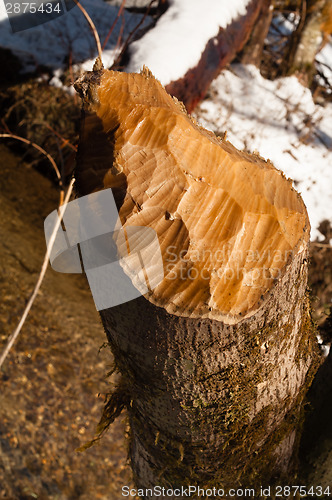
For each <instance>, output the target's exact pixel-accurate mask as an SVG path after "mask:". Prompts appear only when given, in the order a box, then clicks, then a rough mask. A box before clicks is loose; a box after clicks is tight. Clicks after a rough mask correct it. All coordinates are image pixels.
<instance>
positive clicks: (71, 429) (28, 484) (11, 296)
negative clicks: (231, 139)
mask: <svg viewBox="0 0 332 500" xmlns="http://www.w3.org/2000/svg"><path fill="white" fill-rule="evenodd" d="M0 158H1V162H0V169H1V173H0V188H1V189H0V205H1V218H0V225H1V234H2V238H1V241H0V281H1V299H2V300H1V304H0V323H1V331H0V351H1V352H2V349H3V347H4V345H5V343H6V340H7V338H8V336H9V335H10V333H11V332H12V331H13V330H14V328H15V327H16V325H17V323H18V320H19V318H20V317H21V314H22V312H23V309H24V306H25V304H26V301H27V299H28V298H29V295H30V293H31V291H32V289H33V287H34V284H35V282H36V280H37V277H38V274H39V271H40V266H41V263H42V260H43V255H44V252H45V240H44V233H43V223H44V219H45V217H46V216H47V215H48V214H49V213H50V212H51V211H53V210H54V209H55V208H56V206H57V204H58V198H59V193H58V190H57V188H56V187H55V186H54V184H52V182H51V181H50V180H49V179H48V178H46V177H44V176H43V175H42V174H41V173H40V172H37V171H36V170H35V169H33V168H31V166H29V165H28V164H26V163H24V162H23V161H22V155H21V152H20V154H15V151H13V149H11V150H9V149H7V147H6V146H4V145H3V144H0ZM331 263H332V249H331V247H330V246H329V245H328V244H327V243H319V244H317V243H314V244H313V245H312V248H311V267H310V269H311V273H310V286H311V290H312V292H311V294H312V303H313V307H314V311H313V315H314V317H315V319H316V321H317V323H318V324H319V327H320V331H321V336H322V338H323V339H324V341H325V343H326V344H328V343H329V342H331V338H332V334H331V321H329V320H328V312H329V307H330V306H331V300H332V276H331V269H332V266H331ZM105 341H106V336H105V334H104V332H103V328H102V325H101V322H100V319H99V316H98V313H97V311H96V310H95V306H94V303H93V300H92V297H91V294H90V290H89V287H88V285H87V282H86V281H85V278H84V276H83V275H73V274H60V273H56V272H55V271H53V270H52V269H51V268H49V269H48V271H47V274H46V277H45V281H44V283H43V285H42V288H41V291H40V293H39V294H38V297H37V299H36V302H35V304H34V305H33V308H32V310H31V313H30V314H29V316H28V319H27V321H26V323H25V324H24V327H23V330H22V332H21V335H20V337H19V340H18V342H17V343H16V344H15V345H14V347H13V349H12V350H11V352H10V354H9V356H8V358H7V360H6V361H5V364H4V367H3V371H2V372H1V373H0V386H1V391H0V499H1V500H2V499H7V500H8V499H10V500H25V499H35V498H38V499H40V500H44V499H45V500H46V499H50V500H76V499H80V500H87V499H89V500H90V499H93V500H94V499H105V500H106V499H107V500H118V499H119V498H121V497H122V495H121V487H122V486H123V485H127V484H128V485H132V480H131V471H130V467H129V465H128V464H127V449H126V448H127V439H126V431H127V424H126V417H125V415H121V416H120V418H118V419H117V420H116V421H115V422H114V424H112V426H111V427H110V429H109V430H108V432H107V433H106V434H105V436H104V437H103V438H102V440H101V441H100V442H99V443H98V444H97V445H95V446H93V447H92V448H89V449H88V450H86V451H85V452H83V453H79V452H77V451H76V450H77V448H78V447H79V446H82V445H84V444H85V443H86V442H87V441H89V440H90V439H92V438H93V436H94V431H95V429H96V426H97V424H98V421H99V418H100V416H101V413H102V408H103V402H104V397H105V395H106V393H107V392H109V391H111V390H112V387H114V384H115V381H116V378H115V376H114V375H113V376H112V377H111V378H107V377H106V376H107V373H108V372H109V371H110V370H111V367H112V357H111V354H110V351H109V349H108V348H105V349H101V350H100V347H101V346H103V344H104V342H105ZM331 374H332V355H329V356H328V357H327V358H326V361H325V363H324V365H323V366H322V368H321V369H320V371H319V373H318V375H317V377H316V380H315V383H314V385H313V387H312V390H311V393H310V401H309V404H308V415H307V419H306V423H305V427H304V436H303V440H302V445H301V455H300V458H301V460H300V466H301V467H300V479H299V480H301V482H302V484H306V485H310V484H315V485H322V486H327V485H328V484H331V483H332V451H331V450H332V427H331V425H330V423H331V417H332V403H331V402H332V397H331V396H332V376H331Z"/></svg>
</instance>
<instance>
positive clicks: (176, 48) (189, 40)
mask: <svg viewBox="0 0 332 500" xmlns="http://www.w3.org/2000/svg"><path fill="white" fill-rule="evenodd" d="M249 2H250V0H231V1H229V0H204V2H203V0H170V6H169V8H168V9H167V11H166V12H165V14H163V15H162V16H161V17H160V19H159V20H158V22H157V26H156V28H155V29H153V30H150V31H148V32H147V33H146V34H145V35H144V36H143V37H142V38H141V39H140V40H138V41H136V42H134V43H133V44H132V45H131V48H130V55H131V57H130V63H129V66H128V67H127V71H129V72H138V71H140V70H141V69H142V66H143V64H145V65H146V66H147V67H148V68H149V69H150V70H151V71H152V73H153V74H154V76H155V77H156V78H158V80H160V81H161V83H162V84H163V85H167V84H168V83H170V82H171V81H173V80H177V79H178V78H181V77H182V76H183V75H184V74H185V73H186V72H187V71H188V70H189V69H190V68H192V67H194V66H196V64H197V62H198V61H199V59H200V56H201V54H202V52H203V50H204V48H205V46H206V44H207V42H208V40H210V39H211V38H213V37H215V36H217V35H218V32H219V28H226V26H228V25H229V24H230V23H231V22H232V21H233V20H235V19H236V18H238V17H239V16H242V15H245V14H246V8H247V5H248V4H249ZM203 3H204V7H203V6H202V4H203ZM202 7H203V8H202Z"/></svg>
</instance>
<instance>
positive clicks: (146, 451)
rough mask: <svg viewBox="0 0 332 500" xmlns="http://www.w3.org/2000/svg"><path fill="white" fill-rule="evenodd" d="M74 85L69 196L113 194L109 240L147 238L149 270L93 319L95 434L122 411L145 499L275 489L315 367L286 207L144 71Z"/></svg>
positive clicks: (300, 223)
mask: <svg viewBox="0 0 332 500" xmlns="http://www.w3.org/2000/svg"><path fill="white" fill-rule="evenodd" d="M75 87H76V89H77V91H78V92H79V93H80V94H81V97H82V100H83V103H84V120H83V122H82V131H81V139H80V148H79V154H78V161H77V169H76V179H77V190H78V193H79V194H80V195H85V194H88V193H91V192H93V191H98V190H101V189H105V188H112V190H113V194H114V197H115V200H116V203H117V208H118V211H119V217H120V220H121V224H122V226H123V227H124V228H127V229H129V228H130V227H131V226H144V227H149V228H152V229H153V230H154V231H155V232H156V234H157V236H158V240H159V245H160V248H161V254H162V258H163V271H164V277H163V279H162V280H161V281H160V283H159V284H158V285H157V286H156V287H155V288H153V289H150V290H149V292H148V293H146V294H145V295H144V296H141V297H139V298H137V299H135V300H133V301H131V302H128V303H125V304H121V305H118V306H116V307H112V308H109V309H105V310H103V311H101V312H100V314H101V318H102V321H103V324H104V327H105V330H106V334H107V338H108V341H109V344H110V346H111V349H112V351H113V354H114V357H115V362H116V366H117V368H118V370H119V371H120V372H121V375H122V382H121V384H120V386H119V389H118V391H117V393H116V394H115V395H114V397H113V399H112V400H111V401H110V405H109V410H110V407H112V411H109V420H110V421H111V420H112V418H114V415H115V414H118V413H119V409H121V408H122V407H123V406H126V407H127V411H128V415H129V422H130V450H129V455H130V459H131V465H132V469H133V472H134V477H135V481H136V484H137V485H138V486H139V487H140V488H143V489H145V488H151V489H152V491H145V490H144V491H143V492H141V493H140V494H141V496H142V497H143V498H149V499H150V498H157V496H156V494H155V492H154V490H153V488H154V486H156V485H157V484H159V485H164V486H167V487H173V488H174V487H179V486H180V485H197V486H200V487H201V488H211V487H219V488H223V489H224V490H225V491H226V490H227V488H234V487H235V488H236V487H241V486H245V487H249V486H252V487H256V488H258V487H259V485H262V484H266V485H269V484H271V483H272V482H273V481H274V480H276V478H277V479H278V480H279V481H281V480H282V478H284V479H285V480H289V479H290V478H292V474H293V472H294V468H295V466H296V453H297V446H298V441H299V435H300V429H301V421H302V418H303V399H304V396H305V394H306V392H307V389H308V387H309V386H310V384H311V381H312V378H313V375H314V373H315V371H316V368H317V365H318V349H317V343H316V339H315V335H314V329H313V326H312V322H311V319H310V310H309V301H308V296H307V293H306V286H307V255H308V242H309V221H308V215H307V211H306V208H305V206H304V203H303V201H302V199H301V197H300V195H299V194H298V193H297V192H296V191H295V190H294V189H293V187H292V183H291V181H290V180H288V179H286V178H285V176H284V175H283V174H282V172H280V171H278V170H277V169H275V168H274V167H273V165H272V164H271V163H270V162H269V161H265V160H264V159H262V158H261V157H259V156H257V155H249V154H246V153H243V152H241V151H238V150H237V149H236V148H234V147H233V146H232V145H231V144H230V143H229V142H228V141H227V140H226V139H225V138H218V137H216V136H215V135H214V134H212V133H210V132H208V131H207V130H204V129H203V128H202V127H200V126H199V125H198V124H197V123H196V122H195V121H194V120H193V119H192V118H191V117H190V116H188V115H187V113H186V111H185V109H184V106H183V105H182V104H181V103H179V102H178V101H177V100H176V99H173V98H172V97H171V96H170V95H168V94H167V93H166V91H165V90H164V88H163V87H162V85H161V84H160V83H159V82H158V81H157V80H156V79H155V78H154V77H153V76H152V74H151V73H150V72H149V71H148V70H147V69H146V68H145V69H144V70H143V72H142V73H141V74H128V73H118V72H115V71H106V70H104V69H100V68H98V67H96V68H95V70H94V71H93V72H88V73H86V74H85V75H84V76H83V77H82V78H81V79H79V80H78V82H77V83H76V85H75ZM119 252H120V254H121V252H123V249H121V248H119ZM125 271H126V273H127V274H128V276H130V278H131V279H132V280H133V282H135V285H136V286H138V287H139V283H137V269H135V268H127V269H126V270H125ZM135 280H136V281H135ZM106 415H107V412H106ZM169 498H182V497H181V496H180V497H179V496H176V495H174V496H170V497H169ZM219 498H222V496H221V495H220V494H219Z"/></svg>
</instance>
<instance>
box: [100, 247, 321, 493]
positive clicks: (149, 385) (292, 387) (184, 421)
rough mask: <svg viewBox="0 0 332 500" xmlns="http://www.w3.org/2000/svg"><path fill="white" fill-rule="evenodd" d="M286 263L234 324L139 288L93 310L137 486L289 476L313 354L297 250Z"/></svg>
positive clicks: (235, 483) (303, 268)
mask: <svg viewBox="0 0 332 500" xmlns="http://www.w3.org/2000/svg"><path fill="white" fill-rule="evenodd" d="M287 271H288V272H287V273H286V274H285V275H284V276H283V277H282V279H281V280H280V281H279V283H278V284H277V286H276V287H275V288H274V290H273V291H272V293H271V294H270V297H269V299H268V300H267V301H266V302H265V304H264V306H263V307H262V308H261V309H260V310H259V311H258V312H257V313H256V314H255V315H254V316H252V317H251V318H249V319H247V320H245V321H242V322H240V323H238V324H236V325H226V324H223V323H221V322H219V321H213V320H209V319H203V320H197V319H191V318H185V317H177V316H173V315H170V314H168V313H167V312H166V311H165V310H164V309H163V308H160V307H156V306H154V305H153V304H151V303H150V302H148V301H147V300H146V299H145V298H144V297H140V298H139V299H136V300H135V301H132V302H130V303H128V304H124V305H121V306H117V307H115V308H111V309H109V310H105V311H102V312H101V317H102V321H103V324H104V327H105V330H106V333H107V336H108V340H109V342H110V345H111V347H112V350H113V353H114V356H115V359H116V363H117V366H118V368H119V370H120V371H121V373H122V376H123V380H124V381H125V384H124V386H125V387H126V389H125V390H126V391H127V397H128V401H130V403H129V404H128V413H129V420H130V427H131V442H130V459H131V464H132V468H133V471H134V475H135V480H136V483H137V485H138V486H139V487H141V488H153V486H155V485H157V484H161V485H165V486H171V487H175V486H181V485H185V484H192V485H195V484H196V485H199V486H200V487H213V486H215V487H217V486H219V487H223V488H226V489H227V488H232V487H233V488H234V487H240V486H245V487H249V486H253V487H258V485H260V484H271V482H272V481H273V479H274V478H283V477H284V478H288V479H289V478H290V477H291V471H294V467H295V464H296V451H297V444H298V439H299V433H300V429H301V425H300V423H301V419H302V402H303V398H304V396H305V393H306V391H307V388H308V386H309V385H310V383H311V380H312V377H313V374H314V372H315V369H316V366H317V359H318V354H317V347H316V340H315V336H314V334H313V328H312V325H311V320H310V313H309V306H308V298H307V296H306V283H307V263H306V251H304V252H302V253H300V254H298V255H297V256H296V257H295V258H294V259H293V261H292V262H291V263H290V265H289V266H288V269H287ZM144 498H149V499H153V498H157V497H155V496H153V495H152V496H150V495H148V496H145V497H144ZM174 498H181V497H174Z"/></svg>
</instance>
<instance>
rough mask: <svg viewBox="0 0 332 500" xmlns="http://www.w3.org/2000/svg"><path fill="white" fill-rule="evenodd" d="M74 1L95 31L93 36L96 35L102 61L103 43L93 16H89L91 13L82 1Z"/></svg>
mask: <svg viewBox="0 0 332 500" xmlns="http://www.w3.org/2000/svg"><path fill="white" fill-rule="evenodd" d="M74 2H75V3H76V5H77V7H78V8H79V9H80V10H81V11H82V12H83V14H84V16H85V18H86V20H87V21H88V23H89V25H90V28H91V29H92V33H93V36H94V37H95V40H96V44H97V50H98V56H99V58H100V61H101V60H102V57H101V56H102V48H101V44H100V38H99V35H98V32H97V30H96V26H95V25H94V23H93V21H92V19H91V17H90V16H89V14H88V13H87V11H86V10H85V8H84V7H82V5H81V4H80V2H79V1H78V0H74Z"/></svg>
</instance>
